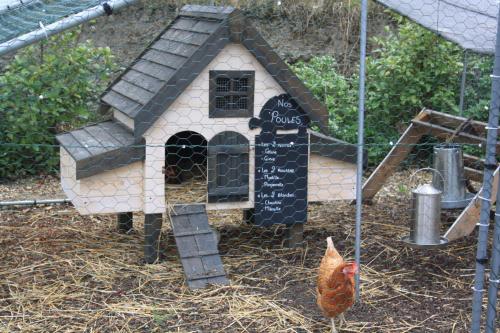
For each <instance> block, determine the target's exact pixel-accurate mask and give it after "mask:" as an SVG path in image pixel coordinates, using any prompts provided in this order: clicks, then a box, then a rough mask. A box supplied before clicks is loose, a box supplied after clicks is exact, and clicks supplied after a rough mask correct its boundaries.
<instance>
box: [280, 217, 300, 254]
mask: <svg viewBox="0 0 500 333" xmlns="http://www.w3.org/2000/svg"><path fill="white" fill-rule="evenodd" d="M303 242H304V224H303V223H294V224H291V225H287V226H286V231H285V240H284V244H283V245H284V247H287V248H290V249H294V248H297V247H301V246H302V244H303Z"/></svg>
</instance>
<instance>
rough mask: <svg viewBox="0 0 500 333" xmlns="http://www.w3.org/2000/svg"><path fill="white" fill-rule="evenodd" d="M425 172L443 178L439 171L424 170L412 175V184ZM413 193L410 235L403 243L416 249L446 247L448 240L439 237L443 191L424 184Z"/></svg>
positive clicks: (404, 238) (403, 239)
mask: <svg viewBox="0 0 500 333" xmlns="http://www.w3.org/2000/svg"><path fill="white" fill-rule="evenodd" d="M424 170H431V171H434V176H436V174H437V175H439V176H441V177H442V175H441V174H440V173H439V171H437V170H435V169H432V168H423V169H419V170H417V171H415V172H414V173H413V175H411V177H410V182H411V181H412V180H413V177H414V176H415V175H416V174H417V173H418V172H420V171H424ZM411 193H412V200H411V206H412V207H411V220H410V235H409V236H406V237H403V238H402V241H403V242H405V243H406V244H408V245H409V246H411V247H416V248H432V247H438V246H443V245H446V244H447V243H448V240H447V239H446V238H444V237H441V236H440V235H439V234H440V228H441V195H442V191H441V190H439V189H437V188H435V187H434V186H433V185H432V184H423V185H419V186H418V187H417V188H416V189H414V190H412V191H411Z"/></svg>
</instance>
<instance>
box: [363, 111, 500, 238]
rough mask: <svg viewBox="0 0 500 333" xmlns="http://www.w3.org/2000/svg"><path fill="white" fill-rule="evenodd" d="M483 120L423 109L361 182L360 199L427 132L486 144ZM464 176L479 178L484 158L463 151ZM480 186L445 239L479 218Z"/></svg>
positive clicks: (378, 186)
mask: <svg viewBox="0 0 500 333" xmlns="http://www.w3.org/2000/svg"><path fill="white" fill-rule="evenodd" d="M486 126H487V124H486V123H483V122H479V121H474V120H471V119H467V118H463V117H457V116H453V115H449V114H446V113H442V112H437V111H434V110H430V109H423V110H422V111H421V112H420V113H419V114H418V115H417V116H416V117H415V118H413V120H412V121H411V123H410V125H409V126H408V128H407V129H406V130H405V132H404V133H403V135H402V136H401V137H400V138H399V140H398V142H397V143H396V144H395V145H394V147H393V148H392V149H391V151H390V152H389V153H388V154H387V156H386V157H385V158H384V160H383V161H382V162H381V163H380V164H379V165H378V167H377V168H376V169H375V171H373V173H372V174H371V175H370V177H369V178H368V180H367V181H366V182H365V183H364V185H363V199H364V200H365V201H368V202H369V201H371V200H372V199H373V197H374V196H375V194H377V192H378V191H379V190H380V189H381V188H382V186H383V185H384V183H385V181H386V179H387V178H388V177H389V176H390V175H391V174H392V173H393V172H394V170H395V169H396V167H397V166H398V165H399V164H400V163H401V162H402V161H403V160H404V159H405V158H406V157H407V156H408V154H409V153H410V152H411V151H412V149H413V147H414V146H415V145H416V144H418V142H419V140H420V139H421V138H422V137H423V136H424V135H431V136H434V137H436V138H438V139H441V140H450V139H451V140H453V142H455V143H464V144H478V145H479V144H484V145H485V144H486V131H487V130H486ZM496 151H497V153H498V152H500V142H498V141H497V148H496ZM464 165H465V170H464V171H465V176H466V177H467V178H468V179H470V180H474V181H482V180H483V171H482V170H483V168H484V160H482V159H480V158H478V157H475V156H472V155H468V154H464ZM498 176H499V168H497V169H496V171H495V173H494V179H493V190H492V194H491V200H492V203H494V202H495V200H496V193H497V189H498ZM480 193H481V190H480V191H479V192H478V194H476V196H475V197H474V199H473V200H472V201H471V202H470V204H469V205H468V206H467V207H466V208H465V209H464V210H463V211H462V213H461V214H460V216H459V217H458V218H457V219H456V220H455V222H454V223H453V225H452V226H451V227H450V228H449V229H448V231H447V232H446V233H445V235H444V236H445V237H446V238H448V240H450V241H451V240H455V239H458V238H461V237H464V236H467V235H469V234H470V233H471V232H472V231H473V230H474V228H475V226H476V223H477V221H478V220H479V214H480V210H481V202H480V200H479V199H478V196H479V195H480Z"/></svg>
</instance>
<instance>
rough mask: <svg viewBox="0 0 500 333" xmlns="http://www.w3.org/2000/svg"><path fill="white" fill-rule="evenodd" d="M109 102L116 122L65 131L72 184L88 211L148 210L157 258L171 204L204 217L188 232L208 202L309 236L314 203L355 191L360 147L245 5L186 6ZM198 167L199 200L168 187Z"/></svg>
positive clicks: (64, 173)
mask: <svg viewBox="0 0 500 333" xmlns="http://www.w3.org/2000/svg"><path fill="white" fill-rule="evenodd" d="M101 101H102V103H103V104H104V105H106V107H107V108H108V109H109V110H110V112H111V113H112V118H111V119H110V120H108V121H104V122H100V123H97V124H91V125H89V126H86V127H83V128H80V129H77V130H74V131H71V132H68V133H64V134H61V135H59V136H58V137H57V140H58V141H59V142H60V144H61V148H60V150H61V151H60V154H61V184H62V187H63V189H64V192H65V193H66V194H67V196H68V198H69V199H70V200H71V202H72V203H73V205H74V206H75V208H76V209H77V210H78V212H79V213H81V214H118V216H119V217H118V218H119V220H120V221H122V222H123V223H122V225H125V226H127V225H128V227H130V223H131V219H132V214H133V213H134V212H143V213H144V214H145V219H146V224H145V228H146V229H147V230H146V232H145V234H146V240H145V256H146V260H147V261H148V262H154V261H155V260H156V258H157V255H158V251H157V237H158V235H159V230H160V228H161V221H162V215H163V214H166V213H169V212H170V214H171V213H172V212H176V210H177V211H182V212H183V213H182V214H181V213H179V212H177V213H179V214H181V215H183V216H184V215H186V214H187V215H190V214H191V215H193V214H194V215H196V214H198V215H199V217H200V219H201V220H203V221H201V220H199V219H196V218H195V219H194V220H193V221H192V229H189V228H187V227H186V226H185V225H184V226H182V227H183V228H184V229H183V230H184V231H182V232H179V235H184V236H178V238H179V237H180V238H182V237H184V238H186V235H191V236H192V235H194V234H195V232H194V231H193V230H194V229H196V228H201V227H202V226H201V224H203V228H204V230H209V227H208V224H207V218H206V213H205V212H206V210H225V209H241V210H244V211H245V216H246V217H247V218H246V220H247V222H248V221H250V222H251V223H254V224H256V225H259V226H267V225H272V224H285V225H287V226H289V229H290V233H291V234H292V236H293V239H294V242H300V239H301V234H302V228H301V226H302V224H303V223H305V222H306V221H307V204H308V202H321V201H331V200H351V199H354V197H355V172H356V155H355V152H356V147H355V146H354V145H351V144H347V143H345V142H342V141H340V140H337V139H335V138H332V137H330V136H327V135H325V134H323V133H321V132H322V131H324V130H325V129H326V128H327V119H328V113H327V110H326V108H325V106H324V105H322V104H321V103H320V102H319V101H318V100H316V99H315V98H314V97H313V95H312V94H311V92H310V91H308V90H307V88H306V87H305V86H304V84H303V83H302V82H301V81H300V80H299V79H298V78H297V77H296V76H295V75H294V74H293V73H292V72H291V70H290V69H289V68H288V66H287V65H286V64H285V63H284V62H283V60H282V59H280V58H279V56H278V55H277V54H276V53H275V52H274V51H273V50H272V49H271V47H270V46H269V45H268V44H267V43H266V42H265V40H264V39H263V38H262V37H261V36H260V35H259V33H258V32H257V30H256V29H255V28H253V27H252V26H251V24H249V23H248V22H247V21H246V20H245V19H244V18H243V16H242V15H240V14H239V11H238V10H236V9H232V8H224V9H223V10H221V9H220V8H216V7H209V6H185V7H183V9H182V11H181V12H180V14H179V15H178V16H177V18H176V19H175V20H174V21H173V22H172V23H171V24H170V25H169V26H168V27H167V28H166V29H165V30H164V31H163V32H162V33H161V34H160V35H159V36H158V37H157V38H156V39H154V41H153V42H152V43H151V44H150V45H149V46H148V47H147V48H146V49H145V50H144V51H143V52H142V54H141V55H140V56H139V57H138V58H137V59H136V60H135V61H133V63H132V65H131V66H130V67H129V68H127V69H126V70H125V71H124V72H123V73H122V74H121V75H120V76H119V77H118V78H117V79H116V80H115V81H114V82H113V83H112V84H111V85H110V86H109V87H108V89H107V90H106V91H105V92H104V93H103V95H102V96H101ZM196 173H201V175H202V178H203V180H202V185H201V188H200V189H199V190H200V192H199V193H200V195H199V196H198V197H197V198H196V200H195V202H192V201H191V200H189V199H186V201H181V202H179V200H177V199H178V197H177V195H173V196H172V197H169V194H168V193H169V187H170V186H173V184H175V185H176V186H178V185H179V184H180V185H182V184H183V183H185V182H186V181H187V180H189V179H191V178H192V177H193V175H194V174H196ZM332 186H334V187H335V188H336V191H335V193H336V196H334V197H333V196H332V195H331V192H330V188H331V187H332ZM181 191H182V187H181ZM178 192H179V191H177V193H178ZM200 198H202V199H201V200H199V199H200ZM173 202H175V203H177V204H182V207H181V208H179V206H175V207H177V208H174V209H173V210H169V209H168V208H169V205H170V204H171V203H173ZM193 204H196V205H194V206H193ZM200 204H201V205H200ZM190 205H191V206H192V207H194V208H193V209H192V210H190V208H189V207H190ZM174 215H175V214H174ZM250 215H251V216H250ZM184 217H185V216H184ZM174 220H175V219H174ZM127 221H128V222H127ZM127 223H128V224H127ZM199 223H201V224H199ZM178 228H179V230H180V228H181V225H179V227H178ZM193 228H194V229H193ZM174 232H175V226H174ZM207 233H209V231H207ZM181 243H182V242H181ZM177 244H178V246H180V243H179V242H178V243H177ZM292 245H293V244H292ZM189 246H191V245H188V246H187V247H189ZM214 246H215V245H213V244H212V247H214ZM212 250H213V249H212ZM200 251H201V250H200ZM181 252H182V251H181Z"/></svg>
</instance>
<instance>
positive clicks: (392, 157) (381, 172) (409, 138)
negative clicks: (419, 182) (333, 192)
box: [363, 112, 424, 200]
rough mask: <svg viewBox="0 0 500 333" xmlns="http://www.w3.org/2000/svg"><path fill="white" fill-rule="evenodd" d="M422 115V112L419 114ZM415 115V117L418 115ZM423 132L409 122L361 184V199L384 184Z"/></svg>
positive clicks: (370, 194) (375, 191)
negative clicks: (387, 152) (396, 140)
mask: <svg viewBox="0 0 500 333" xmlns="http://www.w3.org/2000/svg"><path fill="white" fill-rule="evenodd" d="M421 115H422V112H421V113H420V114H419V116H421ZM419 116H417V117H419ZM423 134H424V132H423V131H422V129H421V128H419V127H418V126H416V125H415V124H410V126H409V127H408V128H407V129H406V131H405V132H404V133H403V135H402V136H401V137H400V138H399V140H398V142H396V144H395V145H394V147H392V149H391V151H390V152H389V154H387V156H386V157H385V158H384V160H383V161H382V163H380V164H379V165H378V167H377V168H376V169H375V171H373V173H372V174H371V175H370V178H368V180H367V181H366V182H365V184H364V186H363V200H371V199H373V197H374V196H375V194H377V192H378V191H379V190H380V188H382V186H383V185H384V183H385V181H386V179H387V177H389V176H390V175H391V174H392V173H393V172H394V169H395V168H396V167H397V166H398V165H399V163H401V162H402V161H403V160H404V159H405V158H406V156H408V154H409V153H410V152H411V150H412V149H413V146H414V145H415V144H417V143H418V141H419V140H420V138H421V137H422V135H423Z"/></svg>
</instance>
